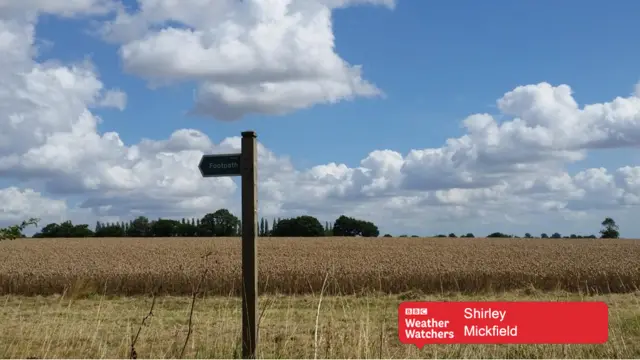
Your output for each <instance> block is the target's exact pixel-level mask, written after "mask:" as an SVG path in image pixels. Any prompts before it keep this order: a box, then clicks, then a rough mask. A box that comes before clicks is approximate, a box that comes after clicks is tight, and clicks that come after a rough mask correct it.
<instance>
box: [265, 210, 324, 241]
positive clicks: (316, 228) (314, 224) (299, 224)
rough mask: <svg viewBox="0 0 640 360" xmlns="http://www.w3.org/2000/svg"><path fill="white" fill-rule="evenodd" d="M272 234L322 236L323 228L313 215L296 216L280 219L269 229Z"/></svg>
mask: <svg viewBox="0 0 640 360" xmlns="http://www.w3.org/2000/svg"><path fill="white" fill-rule="evenodd" d="M271 232H272V235H273V236H283V237H284V236H289V237H294V236H295V237H311V236H324V228H323V227H322V224H321V223H320V221H319V220H318V219H316V218H315V217H313V216H308V215H304V216H298V217H296V218H292V219H282V220H280V221H278V223H277V224H276V226H275V227H274V228H273V229H272V230H271Z"/></svg>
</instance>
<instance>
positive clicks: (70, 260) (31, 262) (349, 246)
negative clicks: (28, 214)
mask: <svg viewBox="0 0 640 360" xmlns="http://www.w3.org/2000/svg"><path fill="white" fill-rule="evenodd" d="M240 250H241V249H240V239H239V238H87V239H20V240H14V241H3V242H0V294H18V295H52V294H60V293H65V292H69V291H71V292H75V293H93V294H96V293H97V294H103V295H104V294H107V295H138V294H149V293H151V292H152V291H154V290H156V289H157V291H158V292H159V293H162V294H171V295H185V294H191V293H192V292H193V290H194V287H195V286H196V283H198V281H199V279H200V278H201V277H202V275H203V273H204V272H205V269H206V270H207V271H206V274H205V275H204V281H203V282H202V284H201V287H200V290H201V291H202V292H204V293H206V294H208V295H225V296H228V295H239V294H240V293H241V287H240V279H241V275H240V274H241V262H240ZM206 255H208V256H206ZM258 267H259V291H260V293H273V294H275V293H279V294H313V293H317V292H319V291H320V290H321V288H322V286H323V283H325V282H326V285H325V287H326V289H325V290H324V292H325V293H326V294H357V293H363V292H382V293H390V294H393V293H396V294H397V293H404V292H408V291H418V292H421V293H446V292H458V293H479V292H480V293H482V292H495V291H509V290H514V289H522V288H528V287H533V288H535V289H537V290H544V291H555V290H563V291H570V292H582V293H624V292H633V291H637V290H638V288H639V287H640V241H638V240H604V239H575V240H574V239H562V240H552V239H479V238H476V239H455V238H454V239H451V238H335V237H334V238H259V240H258Z"/></svg>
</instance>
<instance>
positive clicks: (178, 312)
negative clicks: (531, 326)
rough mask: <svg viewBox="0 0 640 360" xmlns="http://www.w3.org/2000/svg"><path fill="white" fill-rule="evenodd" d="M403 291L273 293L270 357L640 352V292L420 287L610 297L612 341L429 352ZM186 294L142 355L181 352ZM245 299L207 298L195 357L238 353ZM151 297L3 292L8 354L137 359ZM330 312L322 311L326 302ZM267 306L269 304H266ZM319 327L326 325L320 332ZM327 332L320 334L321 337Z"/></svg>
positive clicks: (166, 313) (0, 352) (200, 311)
mask: <svg viewBox="0 0 640 360" xmlns="http://www.w3.org/2000/svg"><path fill="white" fill-rule="evenodd" d="M405 297H406V296H404V295H402V296H400V295H384V296H368V297H358V296H335V297H326V298H324V299H323V300H322V302H321V304H320V298H319V296H318V294H316V296H312V295H303V296H272V295H269V296H263V297H262V298H261V299H260V302H259V304H260V306H261V308H264V307H266V310H265V311H264V317H263V318H262V320H261V322H260V343H259V345H258V356H259V357H260V358H285V359H287V358H289V359H291V358H294V359H295V358H314V356H315V355H317V357H318V358H339V359H345V358H423V359H424V358H502V359H504V358H517V359H524V358H546V359H554V358H604V359H609V358H627V359H631V358H638V357H640V297H639V296H638V295H634V294H609V295H606V296H604V295H603V296H593V297H588V298H583V297H582V296H581V295H579V294H575V293H563V292H555V293H541V294H537V295H532V296H530V295H523V294H522V293H518V292H510V293H502V294H493V295H486V296H465V295H460V294H456V295H452V294H450V295H420V296H419V297H418V298H419V299H420V300H425V301H433V300H449V301H451V300H454V301H455V300H474V301H483V300H496V299H500V300H552V301H556V300H603V301H606V302H607V303H608V304H609V309H610V321H609V324H610V326H609V341H608V342H607V343H605V344H598V345H429V346H425V347H424V348H423V349H421V350H419V349H418V348H417V347H415V346H413V345H404V344H401V343H400V342H399V340H398V330H397V321H398V320H397V306H398V304H399V303H400V302H401V301H402V300H403V299H405ZM190 302H191V299H190V298H189V297H187V296H184V297H171V296H167V297H160V298H158V299H157V302H156V305H155V309H154V311H153V316H151V317H150V318H149V321H148V322H147V324H148V326H144V327H143V328H142V331H141V333H140V338H139V341H138V342H137V345H136V350H137V353H138V356H139V358H177V357H179V354H180V352H181V350H182V347H183V344H184V341H185V338H186V336H187V333H188V326H187V324H188V318H189V305H190ZM239 302H240V301H239V299H238V298H233V297H206V298H199V299H198V302H197V304H196V308H195V311H194V314H193V333H192V335H191V337H190V340H189V341H188V343H187V346H186V349H185V354H184V355H185V358H234V357H235V358H237V357H239V352H240V347H239V345H240V343H239V336H240V319H241V316H240V309H241V307H240V304H239ZM150 304H151V298H149V297H115V298H108V297H104V298H103V297H101V296H92V297H89V298H84V299H74V298H72V297H60V296H50V297H23V296H15V295H7V296H4V297H2V296H0V324H2V329H3V331H1V332H0V358H26V357H39V358H112V359H113V358H127V357H128V352H129V344H130V342H131V337H132V336H133V335H135V333H136V332H137V330H138V324H139V323H140V320H141V319H142V317H144V316H145V314H147V312H148V311H149V307H150ZM319 304H320V305H321V307H320V313H319V314H320V316H319V317H318V319H317V327H316V313H317V309H318V305H319ZM261 312H262V310H261ZM316 330H317V331H316ZM316 339H317V341H316Z"/></svg>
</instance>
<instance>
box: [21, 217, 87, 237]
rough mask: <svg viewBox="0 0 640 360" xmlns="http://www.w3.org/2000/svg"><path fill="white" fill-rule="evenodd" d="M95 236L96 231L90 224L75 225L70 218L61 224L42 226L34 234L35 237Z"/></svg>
mask: <svg viewBox="0 0 640 360" xmlns="http://www.w3.org/2000/svg"><path fill="white" fill-rule="evenodd" d="M93 236H94V232H93V231H92V230H91V229H89V225H88V224H79V225H73V223H72V222H71V221H70V220H67V221H65V222H62V223H60V224H57V223H51V224H48V225H47V226H45V227H44V228H42V230H40V232H38V233H36V234H35V235H33V237H34V238H77V237H93Z"/></svg>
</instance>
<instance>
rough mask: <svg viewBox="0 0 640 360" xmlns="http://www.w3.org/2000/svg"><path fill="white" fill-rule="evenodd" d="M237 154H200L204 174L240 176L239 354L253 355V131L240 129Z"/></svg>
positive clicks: (255, 272) (255, 297)
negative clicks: (240, 287) (240, 284)
mask: <svg viewBox="0 0 640 360" xmlns="http://www.w3.org/2000/svg"><path fill="white" fill-rule="evenodd" d="M240 151H241V152H240V154H216V155H203V156H202V159H201V160H200V164H198V168H199V169H200V173H201V174H202V176H203V177H220V176H238V175H239V176H241V177H242V358H243V359H255V357H256V347H257V344H258V326H257V325H258V324H257V323H256V321H257V316H256V315H257V311H258V256H257V255H258V247H257V244H256V234H257V233H258V184H257V180H258V169H257V167H258V166H257V165H258V164H257V158H258V156H257V155H258V154H257V147H256V133H255V131H244V132H243V133H242V144H241V150H240Z"/></svg>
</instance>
